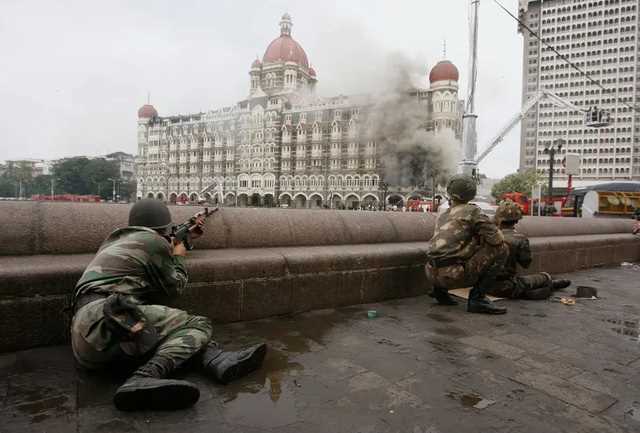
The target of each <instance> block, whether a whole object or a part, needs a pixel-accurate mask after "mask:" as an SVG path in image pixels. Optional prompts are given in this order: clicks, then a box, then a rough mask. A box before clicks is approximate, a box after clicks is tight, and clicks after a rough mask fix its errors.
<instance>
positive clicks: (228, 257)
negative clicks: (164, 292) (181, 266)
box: [186, 248, 286, 282]
mask: <svg viewBox="0 0 640 433" xmlns="http://www.w3.org/2000/svg"><path fill="white" fill-rule="evenodd" d="M186 262H187V269H188V271H189V279H190V281H193V282H210V281H230V280H243V279H247V278H281V277H284V275H285V273H286V261H285V258H284V257H283V256H282V254H280V253H279V252H278V251H277V250H274V249H270V248H251V249H235V248H232V249H224V250H193V251H192V252H191V253H190V254H189V257H188V259H187V261H186Z"/></svg>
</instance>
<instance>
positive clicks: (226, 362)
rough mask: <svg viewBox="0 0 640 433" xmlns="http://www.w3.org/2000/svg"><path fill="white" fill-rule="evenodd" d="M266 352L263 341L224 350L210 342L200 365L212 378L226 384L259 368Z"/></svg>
mask: <svg viewBox="0 0 640 433" xmlns="http://www.w3.org/2000/svg"><path fill="white" fill-rule="evenodd" d="M266 354H267V345H266V344H264V343H263V344H256V345H255V346H251V347H248V348H246V349H243V350H238V351H236V352H225V351H223V350H222V347H221V346H219V345H218V344H217V343H215V342H211V343H209V345H208V346H207V348H206V350H205V352H204V354H203V355H202V367H203V369H204V372H205V373H207V374H208V375H209V376H210V377H212V378H213V379H214V380H216V381H218V382H220V383H223V384H227V383H229V382H231V381H233V380H236V379H239V378H241V377H243V376H246V375H247V374H249V373H251V372H252V371H255V370H257V369H258V368H260V366H261V365H262V361H263V360H264V357H265V355H266Z"/></svg>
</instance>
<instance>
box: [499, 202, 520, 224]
mask: <svg viewBox="0 0 640 433" xmlns="http://www.w3.org/2000/svg"><path fill="white" fill-rule="evenodd" d="M521 219H522V209H520V206H518V204H517V203H516V202H514V201H511V200H504V201H503V202H502V203H500V206H498V209H497V210H496V221H497V222H498V223H501V222H514V221H520V220H521Z"/></svg>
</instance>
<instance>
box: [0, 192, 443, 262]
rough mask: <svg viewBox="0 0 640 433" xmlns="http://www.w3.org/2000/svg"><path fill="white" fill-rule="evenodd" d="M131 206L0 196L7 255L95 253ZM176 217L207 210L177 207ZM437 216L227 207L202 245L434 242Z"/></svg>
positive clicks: (0, 243) (1, 239)
mask: <svg viewBox="0 0 640 433" xmlns="http://www.w3.org/2000/svg"><path fill="white" fill-rule="evenodd" d="M129 207H130V206H129V205H120V204H97V203H47V202H2V203H0V226H1V227H4V228H5V229H4V230H2V231H0V255H5V256H6V255H12V256H14V255H34V254H79V253H91V252H95V251H96V250H97V249H98V247H99V246H100V244H101V243H102V241H103V240H104V238H105V237H106V236H107V235H108V234H109V233H110V232H111V231H113V230H115V229H116V228H118V227H124V226H126V225H127V219H128V213H129ZM170 209H171V213H172V215H173V219H174V221H175V222H182V221H185V220H186V219H188V218H189V217H190V216H191V215H193V214H194V213H196V212H198V211H200V210H201V209H202V208H201V207H196V206H170ZM434 224H435V217H434V216H433V215H430V214H424V213H392V212H354V211H335V210H308V209H295V210H293V209H263V208H223V209H221V210H220V211H219V212H217V213H215V214H214V215H213V216H211V217H210V218H209V220H208V221H207V230H206V232H205V235H204V236H203V237H202V238H200V239H198V240H197V243H196V246H197V248H199V249H216V248H264V247H282V246H307V245H349V244H368V243H388V242H414V241H427V240H429V239H430V238H431V235H432V234H433V228H434Z"/></svg>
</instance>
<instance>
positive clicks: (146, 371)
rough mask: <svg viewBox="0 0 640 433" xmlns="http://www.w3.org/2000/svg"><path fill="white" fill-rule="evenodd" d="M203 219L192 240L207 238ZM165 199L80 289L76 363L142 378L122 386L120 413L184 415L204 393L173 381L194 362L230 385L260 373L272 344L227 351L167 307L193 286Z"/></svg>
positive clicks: (99, 257) (133, 219)
mask: <svg viewBox="0 0 640 433" xmlns="http://www.w3.org/2000/svg"><path fill="white" fill-rule="evenodd" d="M203 224H204V218H203V217H197V218H194V224H193V225H192V227H191V230H190V236H191V237H192V238H196V237H198V236H199V235H201V234H202V226H203ZM173 227H174V225H173V224H172V222H171V214H170V213H169V209H168V208H167V206H166V205H165V204H164V203H162V202H161V201H159V200H154V199H145V200H141V201H139V202H137V203H136V204H135V205H133V207H132V208H131V210H130V212H129V226H128V227H125V228H121V229H118V230H116V231H114V232H113V233H111V234H110V235H109V236H108V237H107V239H106V240H105V241H104V242H103V244H102V245H101V246H100V249H99V250H98V253H97V254H96V256H95V257H94V258H93V260H92V261H91V263H89V265H88V266H87V268H86V270H85V271H84V273H83V274H82V277H81V278H80V280H79V281H78V283H77V284H76V289H75V295H74V306H73V310H74V316H73V319H72V323H71V343H72V348H73V353H74V356H75V358H76V360H77V362H78V363H79V364H80V365H81V366H82V367H85V368H87V369H90V370H96V369H106V368H109V369H114V368H123V369H124V368H128V366H130V365H133V366H134V368H136V369H135V371H134V372H133V374H132V375H131V376H130V377H129V378H128V379H127V380H126V381H125V383H124V384H123V385H122V386H120V387H119V388H118V389H117V391H116V393H115V395H114V403H115V405H116V407H117V408H118V409H120V410H143V409H152V410H153V409H179V408H184V407H188V406H191V405H193V404H194V403H195V402H196V401H197V400H198V398H199V395H200V392H199V390H198V388H197V387H196V386H195V385H194V384H193V383H191V382H188V381H185V380H175V379H171V378H170V376H171V374H172V373H173V372H175V371H176V369H178V368H179V367H181V366H184V365H185V363H187V361H190V360H191V361H190V362H189V364H191V363H195V364H199V365H200V367H201V370H202V371H203V372H204V373H205V374H206V375H208V376H209V377H211V378H212V379H214V380H216V381H218V382H221V383H228V382H230V381H231V380H234V379H237V378H239V377H241V376H244V375H246V374H248V373H249V372H251V371H253V370H255V369H257V368H259V367H260V366H261V364H262V361H263V359H264V357H265V354H266V349H267V347H266V345H264V344H258V345H255V346H252V347H249V348H246V349H244V350H240V351H237V352H229V351H223V350H222V347H221V346H220V345H218V344H217V343H216V342H215V341H212V340H211V335H212V326H211V321H210V320H209V319H208V318H206V317H202V316H196V315H191V314H189V313H187V312H185V311H182V310H179V309H175V308H170V307H168V306H165V305H163V304H164V300H165V299H167V298H173V297H177V296H179V295H180V294H181V293H182V292H183V291H184V289H185V286H186V284H187V278H188V276H187V270H186V268H185V256H186V254H187V248H186V247H185V245H184V243H183V242H182V241H177V240H176V239H175V238H173V237H171V236H170V234H171V233H172V229H173Z"/></svg>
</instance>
